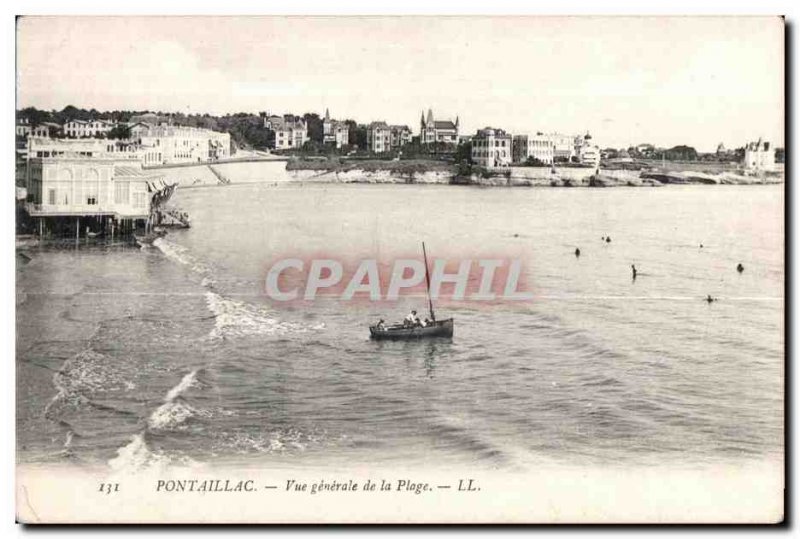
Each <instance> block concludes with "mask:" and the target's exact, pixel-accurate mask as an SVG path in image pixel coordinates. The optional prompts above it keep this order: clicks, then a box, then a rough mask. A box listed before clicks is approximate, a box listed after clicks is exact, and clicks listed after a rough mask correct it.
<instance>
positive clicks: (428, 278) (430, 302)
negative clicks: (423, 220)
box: [422, 241, 436, 322]
mask: <svg viewBox="0 0 800 539" xmlns="http://www.w3.org/2000/svg"><path fill="white" fill-rule="evenodd" d="M422 257H423V258H424V259H425V282H426V283H427V284H428V286H427V288H426V289H425V290H426V291H427V292H428V309H429V310H430V311H431V322H436V315H435V314H433V300H431V276H430V273H428V253H426V252H425V242H424V241H423V242H422Z"/></svg>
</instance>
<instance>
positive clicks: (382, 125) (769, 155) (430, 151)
mask: <svg viewBox="0 0 800 539" xmlns="http://www.w3.org/2000/svg"><path fill="white" fill-rule="evenodd" d="M16 135H17V136H16V155H17V167H16V185H17V193H18V195H17V198H18V200H19V202H20V203H19V204H18V222H19V221H22V222H23V223H26V224H27V225H28V228H33V229H34V230H37V231H38V232H39V234H45V232H46V231H47V230H50V231H56V232H63V230H65V229H69V230H70V233H72V232H71V230H72V228H73V227H74V228H76V230H75V233H76V234H77V236H78V237H80V233H81V228H84V227H82V226H81V224H80V219H81V218H83V219H84V221H85V222H88V225H86V226H85V230H86V232H87V233H89V232H90V231H91V230H97V229H99V230H102V231H104V232H105V231H108V230H109V229H110V231H111V232H112V233H113V231H114V230H115V229H116V231H118V233H124V232H130V231H133V230H136V229H138V228H141V227H144V228H145V229H146V230H147V229H149V227H151V226H153V225H154V224H163V223H164V222H165V220H166V221H168V220H169V215H170V212H168V211H166V210H165V209H164V207H163V206H164V202H165V201H166V200H168V198H169V196H168V195H171V193H172V189H170V187H171V183H170V182H169V181H165V174H164V172H163V170H161V169H164V168H169V167H175V166H189V165H192V164H195V165H202V164H206V165H209V168H211V170H212V171H213V172H214V174H215V175H216V176H217V177H218V179H219V182H220V183H226V182H227V181H228V180H227V179H226V178H225V177H224V175H222V174H220V173H219V172H218V171H217V170H216V169H214V168H213V167H211V165H212V164H220V163H226V162H231V161H242V160H270V159H273V160H275V159H279V160H280V159H282V160H287V161H290V163H289V164H288V165H287V169H288V168H289V166H293V167H294V168H298V167H299V168H303V167H306V166H308V167H311V168H313V167H321V168H323V169H325V168H328V169H333V168H335V167H343V166H344V165H345V164H348V163H358V166H359V167H362V168H363V165H364V164H371V165H372V166H373V167H381V166H382V165H381V163H390V164H388V165H386V166H388V167H390V169H391V170H396V169H398V167H401V169H402V166H406V167H407V168H406V169H405V170H408V171H413V172H419V171H425V170H428V169H433V168H436V167H441V166H450V167H453V170H454V171H455V172H453V175H454V176H458V177H464V176H470V175H475V174H476V173H479V174H481V175H483V177H491V176H502V175H506V176H508V175H509V170H511V169H516V170H518V169H519V168H520V167H522V168H525V167H531V168H537V167H539V168H544V169H545V172H544V174H546V173H547V172H550V171H552V173H553V174H555V173H556V171H557V170H562V171H565V170H568V169H571V168H584V169H588V173H589V174H594V176H592V179H591V180H588V179H586V178H584V179H582V180H580V181H583V182H585V184H587V185H597V186H602V185H604V184H603V178H602V175H601V173H600V172H601V169H607V170H625V169H627V168H633V169H636V170H640V169H641V168H642V166H643V165H642V163H646V165H645V166H647V167H651V166H652V163H653V162H655V163H658V162H659V161H660V162H661V163H662V164H666V163H667V162H670V163H673V162H678V163H688V164H698V163H700V164H709V165H719V166H720V167H722V168H723V169H726V170H727V169H731V170H735V171H736V172H737V174H746V175H755V176H759V175H761V176H764V175H771V174H775V171H776V167H778V166H780V163H782V162H783V161H784V150H783V149H782V148H775V147H774V146H773V145H772V144H771V143H770V142H769V141H764V140H762V139H759V140H757V141H748V142H746V143H744V144H742V146H740V147H737V148H735V149H728V148H725V147H724V145H722V144H719V146H718V148H717V150H716V152H714V153H700V152H698V151H697V150H696V149H695V148H692V147H690V146H684V145H681V146H675V147H672V148H660V147H657V146H655V145H653V144H649V143H642V144H638V145H635V146H630V147H628V148H611V147H605V148H603V147H602V145H601V144H600V143H599V142H598V141H596V140H595V139H594V137H593V136H592V135H591V134H590V133H588V132H585V133H574V134H564V133H544V132H541V131H532V132H530V133H511V132H509V131H507V130H505V129H502V128H498V127H488V126H487V127H485V128H482V129H478V130H477V131H476V132H475V133H471V134H463V133H462V132H461V121H460V118H459V116H457V115H456V116H454V117H446V118H442V117H440V116H437V115H436V114H435V112H434V111H433V110H431V109H430V108H429V109H427V111H425V110H423V111H421V113H420V119H419V126H417V128H416V129H415V130H412V128H411V127H409V126H408V125H400V124H391V123H389V122H386V121H384V120H379V121H371V122H369V123H359V122H356V121H355V120H352V119H336V118H335V117H334V115H332V114H331V113H330V111H329V110H325V111H324V112H323V113H322V114H318V113H306V114H304V115H302V116H298V115H294V114H282V115H277V114H271V113H269V112H261V113H259V114H248V113H238V114H229V115H225V116H211V115H208V114H193V115H192V114H182V113H170V114H165V113H159V112H151V111H113V112H99V111H96V110H94V109H92V110H85V109H79V108H76V107H72V106H69V107H66V108H64V109H63V110H61V111H44V110H39V109H36V108H33V107H29V108H24V109H22V110H18V111H17V121H16ZM320 161H322V162H323V164H320ZM298 163H299V164H298ZM303 163H306V165H304V164H303ZM647 163H650V164H647ZM595 173H596V174H595ZM523 176H525V174H523ZM534 176H535V174H534ZM642 176H643V177H644V174H643V175H642ZM527 177H533V176H531V174H528V175H527ZM551 178H555V176H552V177H550V176H546V179H547V180H548V181H550V183H551V184H552V185H566V186H570V185H571V184H570V183H569V182H570V180H569V179H567V180H565V182H564V183H563V184H558V183H557V182H556V181H555V180H554V179H551ZM653 178H655V179H656V180H663V178H662V177H659V176H658V175H655V176H652V178H650V180H652V179H653ZM645 179H646V180H647V181H650V180H648V179H647V178H645ZM701 180H702V178H701ZM452 183H457V182H452ZM629 184H630V181H629ZM157 205H161V206H162V208H161V210H162V211H161V212H160V213H157V214H156V213H154V211H155V210H156V209H157V208H156V206H157ZM174 213H175V212H172V214H174ZM173 217H174V215H173ZM72 218H75V219H76V221H75V223H74V225H72V224H69V223H70V222H71V221H70V219H72ZM177 219H178V220H179V221H180V220H181V219H180V217H178V218H177ZM65 227H66V228H65Z"/></svg>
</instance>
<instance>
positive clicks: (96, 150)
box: [27, 136, 139, 159]
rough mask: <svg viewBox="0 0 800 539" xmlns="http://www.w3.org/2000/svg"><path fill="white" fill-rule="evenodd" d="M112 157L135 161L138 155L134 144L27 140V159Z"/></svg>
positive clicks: (49, 139) (74, 140)
mask: <svg viewBox="0 0 800 539" xmlns="http://www.w3.org/2000/svg"><path fill="white" fill-rule="evenodd" d="M109 155H111V156H112V157H115V156H120V158H124V159H137V158H138V156H139V154H138V152H137V148H136V147H135V145H134V144H132V143H130V142H127V141H118V140H109V139H95V138H83V139H55V138H49V137H36V136H31V137H29V138H28V149H27V157H29V158H31V159H33V158H42V157H45V158H49V157H65V156H67V157H89V158H93V157H109Z"/></svg>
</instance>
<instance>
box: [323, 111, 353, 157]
mask: <svg viewBox="0 0 800 539" xmlns="http://www.w3.org/2000/svg"><path fill="white" fill-rule="evenodd" d="M322 142H323V143H324V144H333V145H334V146H335V147H336V148H341V147H342V146H347V145H348V144H350V128H349V127H348V126H347V124H346V123H345V122H340V121H338V120H331V115H330V112H328V109H325V119H324V120H322Z"/></svg>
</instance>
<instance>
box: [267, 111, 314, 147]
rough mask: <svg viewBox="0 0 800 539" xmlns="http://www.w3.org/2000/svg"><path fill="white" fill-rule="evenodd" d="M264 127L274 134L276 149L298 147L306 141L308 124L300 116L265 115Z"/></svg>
mask: <svg viewBox="0 0 800 539" xmlns="http://www.w3.org/2000/svg"><path fill="white" fill-rule="evenodd" d="M264 127H266V128H267V129H269V130H270V131H272V132H273V133H274V134H275V149H276V150H292V149H298V148H302V147H303V145H304V144H305V143H306V142H308V125H307V124H306V122H305V120H303V119H301V118H297V117H294V116H290V117H285V116H267V117H266V118H264Z"/></svg>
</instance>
